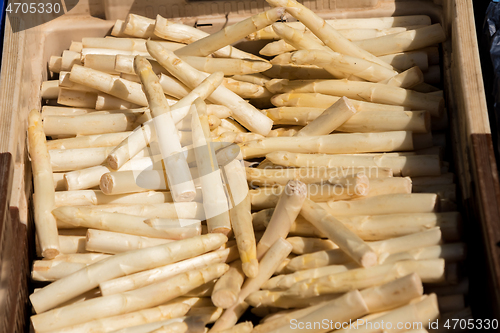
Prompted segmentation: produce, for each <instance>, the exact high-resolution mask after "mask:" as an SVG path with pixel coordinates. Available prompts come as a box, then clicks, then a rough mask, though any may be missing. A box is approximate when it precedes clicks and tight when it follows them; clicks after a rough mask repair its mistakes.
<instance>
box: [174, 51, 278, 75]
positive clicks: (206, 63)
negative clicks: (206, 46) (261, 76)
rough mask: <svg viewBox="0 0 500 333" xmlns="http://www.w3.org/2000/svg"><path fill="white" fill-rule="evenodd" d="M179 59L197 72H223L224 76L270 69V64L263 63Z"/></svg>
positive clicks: (212, 59)
mask: <svg viewBox="0 0 500 333" xmlns="http://www.w3.org/2000/svg"><path fill="white" fill-rule="evenodd" d="M181 58H182V60H184V61H185V62H187V63H188V64H189V65H191V66H193V67H194V68H196V69H197V70H199V71H202V72H206V73H215V72H223V73H224V75H244V74H253V73H260V72H264V71H265V70H268V69H269V68H271V67H272V65H271V64H269V63H268V62H264V61H250V60H243V59H224V58H223V59H221V58H203V57H193V56H187V55H184V56H181Z"/></svg>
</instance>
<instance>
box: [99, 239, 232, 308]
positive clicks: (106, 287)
mask: <svg viewBox="0 0 500 333" xmlns="http://www.w3.org/2000/svg"><path fill="white" fill-rule="evenodd" d="M237 258H238V250H237V249H236V247H234V246H232V247H229V248H226V249H222V250H217V251H213V252H209V253H205V254H202V255H199V256H197V257H193V258H189V259H186V260H183V261H179V262H175V263H172V264H168V265H165V266H160V267H156V268H153V269H149V270H145V271H142V272H138V273H135V274H129V275H127V276H123V277H120V278H117V279H113V280H109V281H104V282H102V283H100V285H99V288H100V290H101V293H102V294H103V295H104V296H108V295H113V294H119V293H123V292H126V291H130V290H135V289H138V288H142V287H146V286H149V285H151V284H154V283H158V282H161V281H164V280H167V279H169V278H171V277H173V276H175V275H177V274H181V273H184V272H188V271H191V270H196V269H201V268H204V267H208V266H210V265H214V264H217V263H230V262H232V261H234V260H236V259H237ZM210 305H212V304H210Z"/></svg>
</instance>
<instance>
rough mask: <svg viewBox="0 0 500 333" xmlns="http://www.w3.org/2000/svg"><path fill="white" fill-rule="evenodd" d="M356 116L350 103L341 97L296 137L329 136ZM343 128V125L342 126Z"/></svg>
mask: <svg viewBox="0 0 500 333" xmlns="http://www.w3.org/2000/svg"><path fill="white" fill-rule="evenodd" d="M355 114H356V109H355V108H354V106H353V105H352V104H351V103H350V101H349V100H348V99H347V98H345V97H342V98H341V99H340V100H339V101H338V102H335V103H334V104H333V105H332V106H330V107H329V108H328V109H326V110H325V111H324V112H323V113H321V115H319V116H318V117H317V118H316V119H315V120H313V121H312V122H310V123H309V124H307V125H306V126H305V127H304V128H302V129H301V130H300V131H299V132H298V133H297V134H296V136H315V135H326V134H330V133H331V132H333V131H334V130H336V129H337V128H338V127H340V126H342V124H344V123H345V122H346V121H348V120H349V118H351V117H352V116H354V115H355ZM344 126H345V125H344Z"/></svg>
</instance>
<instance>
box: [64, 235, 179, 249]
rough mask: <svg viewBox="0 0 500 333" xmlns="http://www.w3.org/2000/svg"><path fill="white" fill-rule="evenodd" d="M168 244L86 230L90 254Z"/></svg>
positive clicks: (161, 241) (168, 240)
mask: <svg viewBox="0 0 500 333" xmlns="http://www.w3.org/2000/svg"><path fill="white" fill-rule="evenodd" d="M59 237H61V236H59ZM170 242H173V240H171V239H163V238H151V237H143V236H135V235H128V234H122V233H117V232H110V231H103V230H95V229H88V230H87V237H86V242H85V249H87V251H92V252H102V253H111V254H118V253H123V252H127V251H130V250H137V249H142V248H146V247H151V246H156V245H160V244H166V243H170Z"/></svg>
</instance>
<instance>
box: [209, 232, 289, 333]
mask: <svg viewBox="0 0 500 333" xmlns="http://www.w3.org/2000/svg"><path fill="white" fill-rule="evenodd" d="M291 250H292V246H291V245H290V243H288V242H287V241H285V240H284V239H282V238H280V239H278V240H277V241H276V243H274V244H273V246H272V247H271V248H270V249H269V251H267V252H266V254H265V255H264V257H263V258H262V260H261V262H260V265H259V274H258V275H257V276H256V277H254V278H249V279H247V280H246V281H245V282H244V284H243V286H242V288H241V291H240V293H239V295H238V300H237V301H236V303H235V304H233V305H232V306H231V307H230V308H228V309H226V311H224V313H223V314H222V316H221V317H220V318H219V319H218V320H217V321H216V322H215V324H214V326H213V327H212V329H211V331H213V332H218V331H222V330H226V329H229V328H231V327H233V326H234V325H235V324H236V323H237V321H238V319H239V317H240V316H241V315H242V314H243V312H245V310H246V309H248V306H249V305H248V303H246V302H245V299H246V298H247V297H248V295H250V294H251V293H253V292H255V291H257V290H259V288H260V287H261V286H262V285H263V284H264V283H265V282H266V281H267V280H269V278H270V277H271V276H272V275H273V273H274V272H275V271H276V269H277V268H278V266H279V265H280V263H281V262H283V260H284V259H285V258H286V257H287V256H288V254H290V251H291Z"/></svg>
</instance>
